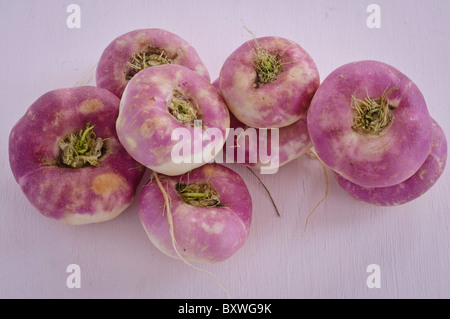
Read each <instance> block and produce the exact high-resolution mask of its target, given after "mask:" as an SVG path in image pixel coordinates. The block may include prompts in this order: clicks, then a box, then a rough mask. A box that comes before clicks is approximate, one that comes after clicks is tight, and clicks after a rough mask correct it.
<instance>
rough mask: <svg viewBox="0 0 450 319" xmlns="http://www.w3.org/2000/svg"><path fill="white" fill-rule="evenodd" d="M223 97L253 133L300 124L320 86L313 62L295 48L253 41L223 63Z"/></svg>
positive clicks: (267, 40)
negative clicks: (256, 130)
mask: <svg viewBox="0 0 450 319" xmlns="http://www.w3.org/2000/svg"><path fill="white" fill-rule="evenodd" d="M219 81H220V83H219V85H220V91H221V93H222V96H223V98H224V100H225V102H226V103H227V105H228V107H229V108H230V110H231V112H232V113H233V114H234V115H235V116H236V118H237V119H238V120H239V121H241V122H242V123H244V124H245V125H248V126H249V127H254V128H279V127H284V126H288V125H291V124H293V123H295V122H297V121H299V120H300V119H301V118H302V117H304V115H305V114H306V111H307V109H308V107H309V104H310V102H311V99H312V97H313V95H314V93H315V91H316V90H317V88H318V86H319V82H320V80H319V73H318V70H317V67H316V65H315V63H314V61H313V59H312V58H311V57H310V56H309V55H308V53H307V52H306V51H305V50H304V49H303V48H301V47H300V46H299V45H298V44H297V43H295V42H293V41H291V40H287V39H284V38H280V37H275V36H269V37H262V38H254V39H253V40H251V41H247V42H245V43H244V44H242V45H241V46H240V47H239V48H238V49H237V50H235V51H234V52H233V53H232V54H231V55H230V56H229V57H228V58H227V59H226V61H225V63H224V64H223V66H222V69H221V71H220V75H219Z"/></svg>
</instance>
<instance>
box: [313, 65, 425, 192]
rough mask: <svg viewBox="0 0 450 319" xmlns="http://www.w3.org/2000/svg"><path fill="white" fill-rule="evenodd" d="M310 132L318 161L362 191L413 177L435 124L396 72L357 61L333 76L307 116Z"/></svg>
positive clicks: (409, 84)
mask: <svg viewBox="0 0 450 319" xmlns="http://www.w3.org/2000/svg"><path fill="white" fill-rule="evenodd" d="M308 131H309V134H310V137H311V140H312V142H313V146H314V149H315V151H316V153H317V155H318V156H319V157H320V159H321V160H322V161H323V162H324V163H325V164H326V165H327V166H328V167H330V168H331V169H332V170H333V171H335V172H336V173H338V174H339V175H341V176H342V177H343V178H345V179H347V180H349V181H351V182H353V183H355V184H357V185H360V186H364V187H387V186H392V185H396V184H399V183H401V182H403V181H405V180H406V179H408V178H409V177H411V176H412V175H413V174H414V173H415V172H417V170H418V169H419V168H420V167H421V166H422V164H423V163H424V161H425V159H426V158H427V156H428V154H429V153H430V149H431V144H432V137H433V136H432V135H433V129H432V122H431V118H430V115H429V113H428V109H427V106H426V103H425V99H424V97H423V96H422V94H421V92H420V90H419V89H418V87H417V86H416V85H415V84H414V83H413V82H412V81H411V80H410V79H409V78H408V77H407V76H405V75H404V74H402V73H401V72H400V71H398V70H397V69H395V68H394V67H392V66H390V65H387V64H385V63H382V62H378V61H359V62H353V63H349V64H346V65H344V66H341V67H339V68H338V69H336V70H335V71H333V72H332V73H331V74H330V75H329V76H328V77H327V78H326V79H325V80H324V81H323V83H322V84H321V85H320V87H319V89H318V90H317V92H316V94H315V95H314V98H313V100H312V102H311V106H310V108H309V111H308Z"/></svg>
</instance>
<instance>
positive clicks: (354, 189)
mask: <svg viewBox="0 0 450 319" xmlns="http://www.w3.org/2000/svg"><path fill="white" fill-rule="evenodd" d="M446 161H447V139H446V137H445V133H444V131H443V130H442V128H441V127H440V126H439V125H438V124H437V123H436V121H434V120H433V144H432V147H431V151H430V153H429V154H428V157H427V159H426V160H425V162H424V163H423V164H422V166H421V167H420V168H419V170H418V171H417V172H416V173H415V174H414V175H413V176H411V177H410V178H408V179H407V180H405V181H403V182H401V183H399V184H397V185H393V186H388V187H374V188H368V187H362V186H359V185H357V184H355V183H352V182H350V181H348V180H346V179H345V178H343V177H342V176H340V175H339V174H337V173H336V174H335V176H336V179H337V181H338V183H339V185H340V186H341V187H342V188H343V189H344V190H345V191H346V192H347V193H348V194H350V195H351V196H352V197H354V198H355V199H357V200H360V201H363V202H367V203H370V204H374V205H378V206H397V205H402V204H405V203H408V202H410V201H412V200H414V199H416V198H419V197H420V196H422V195H423V194H425V192H427V191H428V190H429V189H430V188H431V187H432V186H433V185H434V184H435V183H436V182H437V181H438V179H439V178H440V176H441V175H442V172H443V171H444V168H445V165H446Z"/></svg>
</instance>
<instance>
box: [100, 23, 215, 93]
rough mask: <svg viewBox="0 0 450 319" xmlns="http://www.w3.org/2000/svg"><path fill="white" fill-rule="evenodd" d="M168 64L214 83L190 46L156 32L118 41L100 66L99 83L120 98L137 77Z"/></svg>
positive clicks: (130, 34)
mask: <svg viewBox="0 0 450 319" xmlns="http://www.w3.org/2000/svg"><path fill="white" fill-rule="evenodd" d="M164 64H176V65H182V66H185V67H187V68H189V69H191V70H193V71H195V72H197V73H198V74H200V75H201V76H203V77H204V78H205V79H207V80H209V79H210V78H209V73H208V70H207V69H206V67H205V65H204V64H203V62H202V61H201V59H200V57H199V55H198V53H197V52H196V50H195V49H194V48H193V47H192V46H191V45H190V44H189V43H188V42H186V41H185V40H184V39H182V38H181V37H180V36H178V35H176V34H173V33H171V32H169V31H166V30H162V29H156V28H154V29H138V30H134V31H131V32H128V33H125V34H122V35H121V36H119V37H117V38H116V39H114V40H113V41H112V42H111V43H110V44H109V45H108V46H107V47H106V48H105V50H104V51H103V53H102V56H101V58H100V61H99V62H98V66H97V73H96V83H97V86H99V87H101V88H104V89H107V90H109V91H111V92H112V93H114V94H115V95H117V96H118V97H119V98H120V97H122V93H123V91H124V89H125V87H126V85H127V84H128V82H129V81H130V80H131V78H132V77H133V76H134V75H136V74H137V73H138V72H140V71H141V70H144V69H146V68H149V67H152V66H155V65H164Z"/></svg>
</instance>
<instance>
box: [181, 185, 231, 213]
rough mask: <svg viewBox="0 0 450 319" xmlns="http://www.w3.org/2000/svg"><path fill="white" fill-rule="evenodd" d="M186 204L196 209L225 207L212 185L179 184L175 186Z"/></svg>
mask: <svg viewBox="0 0 450 319" xmlns="http://www.w3.org/2000/svg"><path fill="white" fill-rule="evenodd" d="M175 189H176V191H177V193H178V194H180V196H181V198H182V199H183V201H184V202H185V203H186V204H189V205H191V206H194V207H223V205H222V204H221V203H220V196H219V194H218V193H217V191H216V189H215V188H214V187H213V186H212V185H211V184H210V183H201V184H195V183H191V184H186V183H182V182H179V183H177V185H176V186H175Z"/></svg>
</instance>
